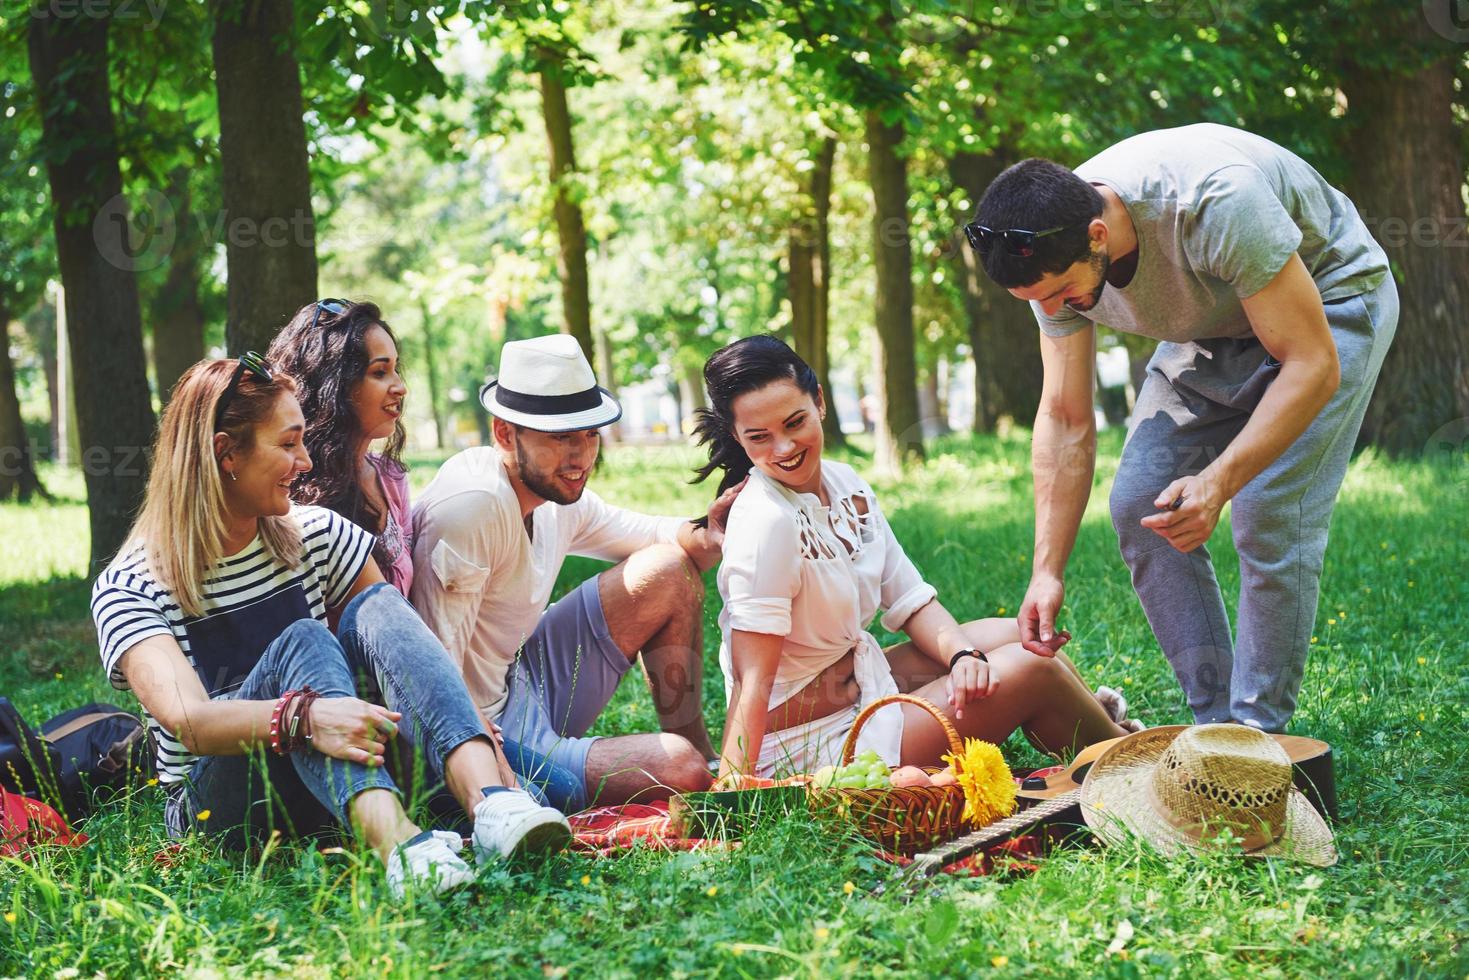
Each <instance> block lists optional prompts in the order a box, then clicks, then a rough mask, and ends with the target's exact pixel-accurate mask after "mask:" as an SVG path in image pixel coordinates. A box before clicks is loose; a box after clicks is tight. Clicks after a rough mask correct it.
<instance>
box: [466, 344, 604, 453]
mask: <svg viewBox="0 0 1469 980" xmlns="http://www.w3.org/2000/svg"><path fill="white" fill-rule="evenodd" d="M479 401H480V404H481V405H483V406H484V407H485V411H487V412H489V413H490V414H491V415H493V416H495V417H496V418H499V419H504V420H505V421H506V422H513V423H514V424H515V425H523V426H525V427H526V428H527V429H535V430H536V431H538V432H574V431H576V430H578V429H595V428H597V427H598V426H601V425H608V424H609V423H612V422H616V421H617V420H618V419H620V418H622V406H621V405H619V404H617V399H615V398H613V397H612V396H611V395H610V394H608V393H607V391H606V389H604V388H599V387H597V376H596V375H595V374H593V373H592V366H591V364H589V363H587V356H586V355H585V354H584V353H582V349H581V345H580V344H578V343H577V342H576V338H575V337H572V336H571V335H570V334H564V333H557V334H550V335H549V336H545V337H532V338H531V339H530V340H512V341H510V343H508V344H506V345H505V346H504V348H503V349H501V351H500V374H499V377H498V378H497V379H496V380H494V381H491V382H489V383H488V384H486V385H485V386H484V387H482V388H480V390H479Z"/></svg>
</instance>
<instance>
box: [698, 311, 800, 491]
mask: <svg viewBox="0 0 1469 980" xmlns="http://www.w3.org/2000/svg"><path fill="white" fill-rule="evenodd" d="M772 381H791V382H794V383H795V385H796V387H797V388H799V389H801V390H802V391H804V392H805V393H806V394H808V395H810V396H811V397H812V398H816V397H817V396H818V394H819V392H820V390H821V388H820V385H819V384H818V383H817V380H816V372H815V371H813V370H811V366H810V365H809V364H807V363H806V362H805V361H803V360H801V358H800V356H799V355H797V354H796V352H795V351H793V350H791V349H790V348H789V347H787V346H786V345H785V343H783V342H782V341H781V340H779V339H778V338H776V337H773V336H771V335H770V334H760V335H759V336H756V337H746V338H745V339H743V340H736V341H735V342H734V343H732V344H730V345H729V346H727V347H721V348H720V349H719V350H717V351H715V352H714V353H713V354H712V355H711V356H710V358H709V360H707V361H705V362H704V387H705V388H706V389H708V391H709V407H708V408H701V409H699V410H698V411H696V412H694V434H695V435H696V436H698V437H699V445H701V446H708V447H709V462H707V463H705V464H704V465H703V466H700V467H698V468H697V469H696V470H695V471H694V472H695V473H696V475H695V477H694V479H693V480H692V481H691V482H693V483H700V482H703V481H704V480H705V479H706V478H707V477H708V476H709V474H710V473H713V472H714V471H715V470H723V471H724V477H723V479H721V480H720V481H719V493H724V491H726V490H728V489H729V488H730V487H732V486H734V485H735V484H737V483H739V482H740V481H741V480H743V479H744V478H745V477H746V476H747V475H749V472H750V467H751V466H752V465H753V464H752V463H751V462H750V457H749V455H748V454H746V452H745V450H744V447H743V446H741V445H740V444H739V442H738V441H737V440H736V439H735V434H734V401H735V399H736V398H738V397H740V396H741V395H744V394H747V393H749V392H752V391H756V390H758V389H760V388H764V387H765V386H766V385H768V384H770V383H771V382H772Z"/></svg>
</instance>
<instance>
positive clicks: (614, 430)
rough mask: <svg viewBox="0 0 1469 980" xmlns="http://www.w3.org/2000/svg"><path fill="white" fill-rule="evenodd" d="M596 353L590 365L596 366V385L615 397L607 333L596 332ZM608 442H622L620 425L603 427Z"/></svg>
mask: <svg viewBox="0 0 1469 980" xmlns="http://www.w3.org/2000/svg"><path fill="white" fill-rule="evenodd" d="M593 347H594V348H595V352H596V355H597V357H596V360H595V361H593V362H592V363H593V364H595V365H597V383H598V384H599V385H601V386H602V387H603V388H606V389H607V393H608V394H609V395H611V396H612V397H613V398H616V397H617V385H616V384H614V383H613V372H612V341H611V340H609V339H607V331H605V330H598V331H597V338H596V340H595V341H594V342H593ZM603 431H604V432H605V433H606V435H607V439H608V441H609V442H621V441H622V425H621V424H620V423H617V422H613V423H612V424H611V425H607V426H603Z"/></svg>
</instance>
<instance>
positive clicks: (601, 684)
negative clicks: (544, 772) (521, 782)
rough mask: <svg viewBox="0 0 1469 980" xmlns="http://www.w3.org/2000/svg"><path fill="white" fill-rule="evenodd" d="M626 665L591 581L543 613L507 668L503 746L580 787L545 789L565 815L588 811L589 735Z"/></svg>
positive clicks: (623, 654) (501, 726)
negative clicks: (537, 759)
mask: <svg viewBox="0 0 1469 980" xmlns="http://www.w3.org/2000/svg"><path fill="white" fill-rule="evenodd" d="M631 666H632V661H631V660H629V659H628V656H627V654H625V653H623V652H622V651H621V650H619V649H618V648H617V644H615V643H613V642H612V634H611V633H610V632H609V630H608V629H607V619H606V617H605V616H604V615H603V614H602V597H601V594H600V593H599V592H598V591H597V579H596V578H590V579H588V580H587V581H585V582H583V583H582V584H581V585H579V586H577V587H576V588H575V589H573V590H572V591H571V592H568V593H567V594H566V595H564V596H562V597H561V599H559V600H558V601H557V602H555V603H553V604H552V605H551V607H550V608H549V609H547V610H546V611H545V612H544V613H543V614H542V615H541V620H540V622H539V623H537V624H536V628H535V631H534V632H533V633H531V636H530V639H529V640H527V641H526V643H525V646H523V647H521V649H520V653H519V654H518V655H517V656H516V658H515V663H514V665H513V666H512V667H511V668H510V679H509V682H508V684H507V686H506V695H505V710H504V711H503V712H501V714H500V718H499V724H500V728H501V729H502V730H503V731H504V733H505V738H506V739H507V740H510V741H513V742H515V743H517V744H518V745H519V746H522V747H524V748H526V749H529V750H531V752H533V753H536V754H538V755H540V756H542V757H544V758H545V759H547V760H549V761H550V763H551V764H552V765H553V766H555V767H556V768H558V769H560V770H562V771H564V772H566V773H568V774H570V775H571V776H573V777H575V780H574V781H579V782H580V787H579V792H577V791H572V792H569V793H567V792H562V793H557V792H554V790H553V787H552V786H551V785H547V786H545V789H546V791H547V794H548V795H549V796H551V797H558V796H559V797H564V798H560V799H555V798H553V799H552V800H551V803H552V805H554V806H557V807H558V808H559V809H562V810H564V811H565V812H567V813H571V812H574V811H575V810H580V809H583V808H585V806H586V797H587V793H586V773H587V753H588V752H589V751H590V750H591V747H592V743H593V742H595V741H596V740H597V738H596V737H595V736H593V737H590V738H588V737H587V731H588V730H590V729H591V727H592V725H593V723H595V722H596V720H597V716H598V715H600V714H601V713H602V710H603V709H604V708H606V707H607V704H608V702H609V701H611V700H612V695H613V694H614V693H616V691H617V685H618V683H619V682H621V680H622V675H623V674H625V673H627V671H628V668H629V667H631ZM513 761H514V760H512V762H513ZM521 775H522V776H525V777H526V778H528V779H535V778H536V777H535V774H533V773H521ZM542 781H543V782H544V780H542ZM551 782H552V783H553V784H554V783H555V782H556V781H555V780H552V781H551Z"/></svg>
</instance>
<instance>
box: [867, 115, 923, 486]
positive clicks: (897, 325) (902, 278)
mask: <svg viewBox="0 0 1469 980" xmlns="http://www.w3.org/2000/svg"><path fill="white" fill-rule="evenodd" d="M902 141H903V126H902V124H901V123H894V124H892V125H889V124H887V123H884V122H883V121H882V118H881V116H880V115H879V114H878V111H877V110H876V109H869V110H868V111H867V160H868V179H869V182H870V183H871V185H872V202H873V216H872V231H873V236H872V237H873V265H874V267H875V268H876V271H877V303H876V321H877V346H878V361H879V364H880V366H881V373H882V378H881V383H882V385H883V413H882V416H881V417H880V419H879V420H878V425H877V458H876V462H877V465H878V467H879V468H880V469H888V470H893V469H898V468H901V467H902V466H903V464H905V463H907V462H915V461H920V460H922V459H923V433H922V431H921V428H920V425H919V415H918V388H917V384H918V377H917V367H916V364H915V358H914V351H913V348H914V341H913V245H912V241H911V240H910V238H909V234H908V164H907V161H906V160H904V159H903V158H902V157H900V156H898V144H899V143H901V142H902Z"/></svg>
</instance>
